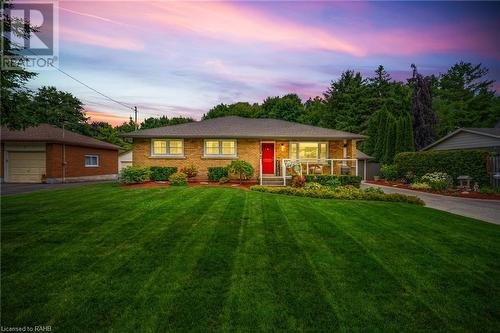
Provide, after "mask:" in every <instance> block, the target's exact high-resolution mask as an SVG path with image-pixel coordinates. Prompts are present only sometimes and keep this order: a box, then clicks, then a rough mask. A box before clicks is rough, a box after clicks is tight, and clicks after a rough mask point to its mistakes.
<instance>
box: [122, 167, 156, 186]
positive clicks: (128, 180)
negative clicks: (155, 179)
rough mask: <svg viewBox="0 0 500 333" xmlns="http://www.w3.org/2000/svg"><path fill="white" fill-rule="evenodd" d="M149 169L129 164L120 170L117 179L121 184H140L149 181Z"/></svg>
mask: <svg viewBox="0 0 500 333" xmlns="http://www.w3.org/2000/svg"><path fill="white" fill-rule="evenodd" d="M150 176H151V170H150V169H149V168H147V167H145V168H143V167H134V166H129V167H126V168H124V169H122V170H121V171H120V176H119V181H120V183H122V184H142V183H145V182H147V181H149V179H150Z"/></svg>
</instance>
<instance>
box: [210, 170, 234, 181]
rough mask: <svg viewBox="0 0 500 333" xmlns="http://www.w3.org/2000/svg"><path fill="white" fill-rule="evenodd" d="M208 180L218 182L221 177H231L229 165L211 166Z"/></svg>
mask: <svg viewBox="0 0 500 333" xmlns="http://www.w3.org/2000/svg"><path fill="white" fill-rule="evenodd" d="M207 169H208V180H209V181H211V182H218V181H219V180H220V179H221V178H223V177H226V178H228V177H229V170H228V168H227V167H209V168H207Z"/></svg>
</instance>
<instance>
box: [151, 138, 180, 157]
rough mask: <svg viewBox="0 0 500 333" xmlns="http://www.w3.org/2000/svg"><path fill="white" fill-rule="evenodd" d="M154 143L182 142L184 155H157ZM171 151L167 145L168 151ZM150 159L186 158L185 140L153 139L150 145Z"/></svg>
mask: <svg viewBox="0 0 500 333" xmlns="http://www.w3.org/2000/svg"><path fill="white" fill-rule="evenodd" d="M154 141H181V142H182V153H181V154H155V153H154ZM169 150H170V146H169V145H167V151H169ZM149 155H150V157H155V158H162V157H166V158H184V139H175V138H155V139H151V144H150V152H149Z"/></svg>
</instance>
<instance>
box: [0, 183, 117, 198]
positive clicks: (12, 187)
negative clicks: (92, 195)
mask: <svg viewBox="0 0 500 333" xmlns="http://www.w3.org/2000/svg"><path fill="white" fill-rule="evenodd" d="M109 182H113V181H110V180H106V181H98V182H79V183H64V184H27V183H26V184H20V183H16V184H14V183H4V184H1V187H0V194H1V195H10V194H19V193H29V192H36V191H46V190H57V189H63V188H71V187H78V186H83V185H90V184H102V183H109Z"/></svg>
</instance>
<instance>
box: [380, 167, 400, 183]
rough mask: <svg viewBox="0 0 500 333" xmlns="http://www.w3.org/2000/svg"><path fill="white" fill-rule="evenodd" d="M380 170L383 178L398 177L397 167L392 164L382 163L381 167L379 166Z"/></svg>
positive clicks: (394, 178) (391, 178)
mask: <svg viewBox="0 0 500 333" xmlns="http://www.w3.org/2000/svg"><path fill="white" fill-rule="evenodd" d="M380 172H381V173H382V177H383V178H384V179H385V180H397V179H398V178H399V177H398V169H397V167H396V165H394V164H384V165H382V167H380Z"/></svg>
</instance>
